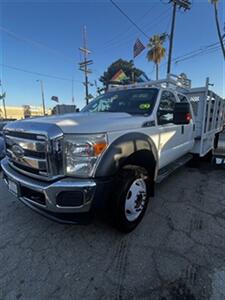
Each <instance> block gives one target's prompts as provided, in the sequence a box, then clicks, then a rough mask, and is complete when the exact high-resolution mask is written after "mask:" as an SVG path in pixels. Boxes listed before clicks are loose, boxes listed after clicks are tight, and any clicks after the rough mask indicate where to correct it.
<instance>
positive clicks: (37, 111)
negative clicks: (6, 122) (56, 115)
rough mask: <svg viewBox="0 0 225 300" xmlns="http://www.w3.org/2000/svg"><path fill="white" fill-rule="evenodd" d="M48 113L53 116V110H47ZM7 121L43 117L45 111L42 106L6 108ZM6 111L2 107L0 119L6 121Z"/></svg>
mask: <svg viewBox="0 0 225 300" xmlns="http://www.w3.org/2000/svg"><path fill="white" fill-rule="evenodd" d="M46 113H47V114H48V115H49V114H51V110H47V111H46ZM6 115H7V119H17V120H21V119H24V118H30V117H39V116H43V109H42V107H41V106H30V105H23V106H6ZM4 117H5V115H4V109H3V107H0V119H4Z"/></svg>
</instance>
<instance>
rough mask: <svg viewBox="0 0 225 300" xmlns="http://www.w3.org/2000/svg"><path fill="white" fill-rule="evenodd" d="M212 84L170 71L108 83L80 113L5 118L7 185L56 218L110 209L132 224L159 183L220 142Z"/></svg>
mask: <svg viewBox="0 0 225 300" xmlns="http://www.w3.org/2000/svg"><path fill="white" fill-rule="evenodd" d="M208 83H209V82H208V81H207V83H206V86H205V87H202V88H195V89H192V88H191V87H190V84H191V83H190V81H188V80H183V79H182V80H181V79H180V78H179V77H176V76H175V75H169V76H168V77H167V78H166V79H165V80H159V81H150V82H146V83H140V84H133V85H128V86H119V87H116V86H115V87H110V89H109V91H108V92H107V93H105V94H104V95H101V96H99V97H98V98H96V99H95V100H93V101H91V103H90V104H89V105H88V106H86V107H85V108H84V109H83V110H82V111H81V112H80V113H74V114H67V115H63V116H51V117H43V118H37V119H30V120H23V121H18V122H13V123H11V124H9V125H7V126H6V128H5V129H4V138H5V143H6V150H7V156H6V158H5V159H4V160H3V161H2V163H1V165H2V169H3V174H4V180H5V182H6V183H7V185H8V188H9V191H10V192H12V193H13V194H14V195H16V196H17V197H18V198H19V199H20V200H21V201H22V202H23V203H25V204H26V205H28V206H29V207H31V208H33V209H34V210H36V211H38V212H40V213H41V214H43V215H45V216H48V217H51V218H53V219H55V220H59V221H63V222H71V223H81V222H85V221H87V220H88V219H89V217H90V215H93V212H95V211H96V210H97V209H98V208H104V211H107V212H109V213H110V217H111V220H112V221H113V224H115V225H116V227H117V228H119V229H120V230H122V231H124V232H129V231H131V230H133V229H134V228H135V227H136V226H137V225H138V224H139V222H140V221H141V219H142V218H143V216H144V214H145V211H146V208H147V205H148V202H149V197H150V196H153V194H154V184H155V182H157V181H160V180H161V179H162V178H164V177H165V176H166V175H168V174H169V173H170V172H171V170H174V169H175V168H177V167H178V166H180V165H182V164H184V163H185V162H187V161H188V160H189V159H190V158H191V157H192V156H191V153H192V154H193V153H194V154H198V155H199V156H204V155H206V154H207V153H208V152H209V151H210V150H212V149H213V147H214V146H216V141H217V140H218V134H219V132H220V131H222V129H223V125H224V116H225V101H224V99H222V98H221V97H219V96H217V95H216V94H215V93H213V92H212V91H209V90H208V86H209V84H208ZM191 102H192V104H191Z"/></svg>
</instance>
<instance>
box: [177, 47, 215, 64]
mask: <svg viewBox="0 0 225 300" xmlns="http://www.w3.org/2000/svg"><path fill="white" fill-rule="evenodd" d="M219 49H220V46H217V47H213V48H211V49H205V50H203V51H202V52H199V53H196V54H193V55H190V56H187V57H185V58H182V59H179V60H176V61H175V64H178V63H180V62H182V61H185V60H189V59H192V58H195V57H196V56H199V55H205V54H210V53H213V52H216V51H218V50H219Z"/></svg>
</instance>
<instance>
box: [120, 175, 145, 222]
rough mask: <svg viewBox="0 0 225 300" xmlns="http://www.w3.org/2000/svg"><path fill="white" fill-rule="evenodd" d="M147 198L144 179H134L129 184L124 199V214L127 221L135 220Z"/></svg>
mask: <svg viewBox="0 0 225 300" xmlns="http://www.w3.org/2000/svg"><path fill="white" fill-rule="evenodd" d="M146 198H147V187H146V183H145V181H144V179H142V178H138V179H136V180H135V181H134V182H133V183H132V184H131V186H130V188H129V190H128V192H127V195H126V201H125V216H126V218H127V220H128V221H130V222H133V221H135V220H136V219H137V218H138V217H139V216H140V214H141V213H142V211H143V209H144V206H145V202H146Z"/></svg>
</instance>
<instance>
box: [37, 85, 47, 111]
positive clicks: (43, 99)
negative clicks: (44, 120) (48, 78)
mask: <svg viewBox="0 0 225 300" xmlns="http://www.w3.org/2000/svg"><path fill="white" fill-rule="evenodd" d="M37 82H40V86H41V98H42V107H43V114H44V116H45V95H44V85H43V80H37Z"/></svg>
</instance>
